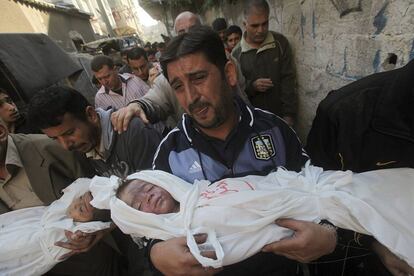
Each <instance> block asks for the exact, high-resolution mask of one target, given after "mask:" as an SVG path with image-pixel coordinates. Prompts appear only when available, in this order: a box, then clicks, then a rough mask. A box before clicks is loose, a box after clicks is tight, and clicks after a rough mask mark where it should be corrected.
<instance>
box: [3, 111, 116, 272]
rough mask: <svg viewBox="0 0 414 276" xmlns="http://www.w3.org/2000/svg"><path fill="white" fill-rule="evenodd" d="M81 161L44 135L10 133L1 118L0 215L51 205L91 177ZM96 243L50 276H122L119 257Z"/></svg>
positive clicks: (90, 173)
mask: <svg viewBox="0 0 414 276" xmlns="http://www.w3.org/2000/svg"><path fill="white" fill-rule="evenodd" d="M84 161H85V160H84V159H83V158H82V157H80V156H79V155H78V154H76V153H75V152H67V151H65V150H64V149H62V148H61V147H60V146H59V144H58V143H56V142H55V141H53V140H52V139H50V138H48V137H46V136H45V135H40V134H12V133H9V131H8V129H7V127H6V123H5V122H4V121H3V120H2V119H0V214H2V213H6V212H9V211H14V210H20V209H23V208H29V207H35V206H43V205H49V204H51V203H52V202H53V201H55V200H57V199H58V198H60V197H61V195H62V194H63V193H62V189H64V188H65V187H66V186H68V185H69V184H71V183H72V182H73V181H75V180H76V179H77V178H79V177H90V176H92V175H93V172H92V170H91V168H89V166H88V165H87V164H86V163H85V162H84ZM62 231H63V230H62ZM98 240H99V239H97V240H95V241H91V243H88V244H87V247H88V248H89V247H91V246H92V245H94V248H93V249H92V250H90V251H89V252H87V253H83V254H80V255H77V256H72V257H70V258H69V259H67V260H65V261H63V262H61V263H59V264H57V265H56V266H55V267H54V268H53V269H52V270H51V271H50V273H51V275H85V276H86V275H123V274H122V270H121V266H120V262H119V261H120V260H119V258H120V256H119V254H118V253H116V251H115V250H113V249H112V248H111V247H110V246H109V245H108V244H106V243H104V242H98ZM97 242H98V243H97ZM95 243H96V245H95Z"/></svg>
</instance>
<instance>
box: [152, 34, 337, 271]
mask: <svg viewBox="0 0 414 276" xmlns="http://www.w3.org/2000/svg"><path fill="white" fill-rule="evenodd" d="M161 65H162V68H163V72H164V74H165V76H166V78H167V79H168V81H169V83H170V85H171V87H172V88H173V90H174V92H175V95H176V97H177V100H178V102H179V103H180V105H181V106H182V107H183V109H184V110H185V112H186V114H184V115H183V119H182V121H181V122H180V123H179V124H178V126H177V128H175V129H173V130H172V131H171V132H170V133H169V134H168V135H167V137H166V138H165V139H164V140H163V141H162V142H161V144H160V146H159V148H158V150H157V153H156V155H155V157H154V163H153V169H158V170H163V171H167V172H170V173H172V174H174V175H176V176H178V177H180V178H182V179H184V180H186V181H188V182H190V183H193V182H194V181H195V180H202V179H207V180H209V181H216V180H219V179H222V178H226V177H236V176H244V175H248V174H256V175H258V174H259V175H266V174H268V173H269V172H270V171H272V170H274V169H276V168H277V167H279V166H284V167H286V168H288V169H290V170H299V169H300V168H301V166H302V165H303V164H304V162H305V161H306V160H307V155H306V153H305V152H304V151H303V149H302V146H301V144H300V142H299V140H298V138H297V136H296V134H295V133H294V132H293V131H292V129H291V128H290V127H289V126H288V125H287V124H286V123H285V122H284V121H283V120H281V119H280V118H278V117H277V116H275V115H274V114H271V113H268V112H265V111H262V110H258V109H254V108H252V107H251V106H248V105H246V104H245V103H244V102H243V101H242V100H241V99H240V98H239V97H237V96H236V97H235V96H234V95H235V94H234V92H233V91H232V89H231V87H234V85H235V84H236V82H237V77H236V75H237V74H236V68H235V65H234V63H232V62H228V61H227V58H226V54H225V51H224V48H223V45H222V41H221V40H220V38H219V37H218V35H217V34H216V33H215V32H214V31H213V30H212V29H210V28H208V27H203V26H200V27H196V28H192V29H190V30H189V32H188V33H185V34H183V35H180V36H178V37H176V38H174V39H173V40H172V41H171V42H170V44H169V46H168V47H167V49H166V51H165V52H164V54H163V57H162V58H161ZM291 223H296V224H295V225H297V226H298V227H299V228H298V229H301V230H300V231H299V232H298V235H299V236H302V233H301V231H302V230H303V228H306V229H307V230H306V231H311V232H312V234H316V235H317V236H320V237H321V238H320V239H319V241H321V244H322V245H321V244H320V243H318V245H320V246H321V248H322V249H321V251H322V252H317V253H315V254H326V253H329V252H330V251H332V250H333V248H334V247H335V240H336V237H335V232H333V231H332V230H327V229H326V228H324V227H322V226H319V225H316V224H312V223H309V224H308V223H306V224H305V225H304V224H301V223H303V222H296V221H293V222H292V221H291ZM306 235H308V234H306ZM204 239H205V236H197V237H196V240H197V241H198V242H199V243H202V242H203V241H204ZM186 248H187V247H186V239H185V238H184V237H183V238H174V239H170V240H167V241H162V242H158V243H157V242H155V241H152V242H151V243H150V246H149V253H150V258H151V261H152V263H153V264H154V266H155V267H156V268H157V269H159V270H160V271H161V272H162V273H164V274H167V275H170V274H173V275H190V274H195V273H200V274H201V275H207V274H212V273H215V272H217V270H214V269H210V268H207V269H203V268H202V267H201V266H200V264H199V263H198V262H197V261H196V260H195V259H194V258H193V256H192V255H191V253H189V252H188V251H187V250H188V249H186ZM311 250H313V251H318V250H314V248H313V249H311ZM206 254H212V252H207V253H206ZM212 255H214V254H212ZM209 256H211V255H209ZM295 271H296V263H295V262H293V261H290V260H288V259H286V258H283V257H280V256H277V255H274V254H270V253H266V254H265V253H260V254H258V255H256V256H254V257H252V258H251V259H248V260H246V261H244V262H242V263H240V264H236V265H234V266H231V267H229V268H225V269H224V271H223V272H222V273H229V275H260V274H261V275H263V274H269V273H275V272H277V273H279V274H278V275H294V273H295Z"/></svg>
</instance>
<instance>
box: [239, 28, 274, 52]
mask: <svg viewBox="0 0 414 276" xmlns="http://www.w3.org/2000/svg"><path fill="white" fill-rule="evenodd" d="M240 47H241V50H242V53H244V52H248V51H251V50H257V53H260V52H262V51H264V50H267V49H270V48H274V47H276V44H275V38H274V37H273V34H272V32H271V31H268V32H267V36H266V38H265V40H264V41H263V42H262V44H261V45H260V47H259V48H258V49H257V48H253V47H252V46H250V45H249V43H247V41H246V32H244V34H243V36H242V39H241V41H240Z"/></svg>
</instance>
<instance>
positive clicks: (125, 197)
mask: <svg viewBox="0 0 414 276" xmlns="http://www.w3.org/2000/svg"><path fill="white" fill-rule="evenodd" d="M119 199H121V200H122V201H123V202H125V203H126V204H127V205H128V206H131V207H132V208H134V209H136V210H139V211H141V212H145V213H152V214H157V215H158V214H167V213H174V212H177V211H178V208H179V204H178V202H177V201H175V199H174V198H173V197H172V196H171V194H170V193H168V192H167V191H166V190H164V189H163V188H161V187H158V186H156V185H154V184H151V183H149V182H145V181H142V180H137V179H136V180H132V181H131V182H130V183H129V184H127V186H126V187H125V189H124V190H123V191H122V192H121V193H120V195H119Z"/></svg>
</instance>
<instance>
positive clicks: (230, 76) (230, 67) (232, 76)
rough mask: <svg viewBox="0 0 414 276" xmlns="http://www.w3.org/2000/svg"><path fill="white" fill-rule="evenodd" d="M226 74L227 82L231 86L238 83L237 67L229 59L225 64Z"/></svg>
mask: <svg viewBox="0 0 414 276" xmlns="http://www.w3.org/2000/svg"><path fill="white" fill-rule="evenodd" d="M224 74H225V75H226V79H227V82H228V84H229V85H230V86H231V87H234V86H236V85H237V68H236V65H235V64H234V63H233V62H232V61H231V60H229V61H227V63H226V65H225V66H224Z"/></svg>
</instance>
